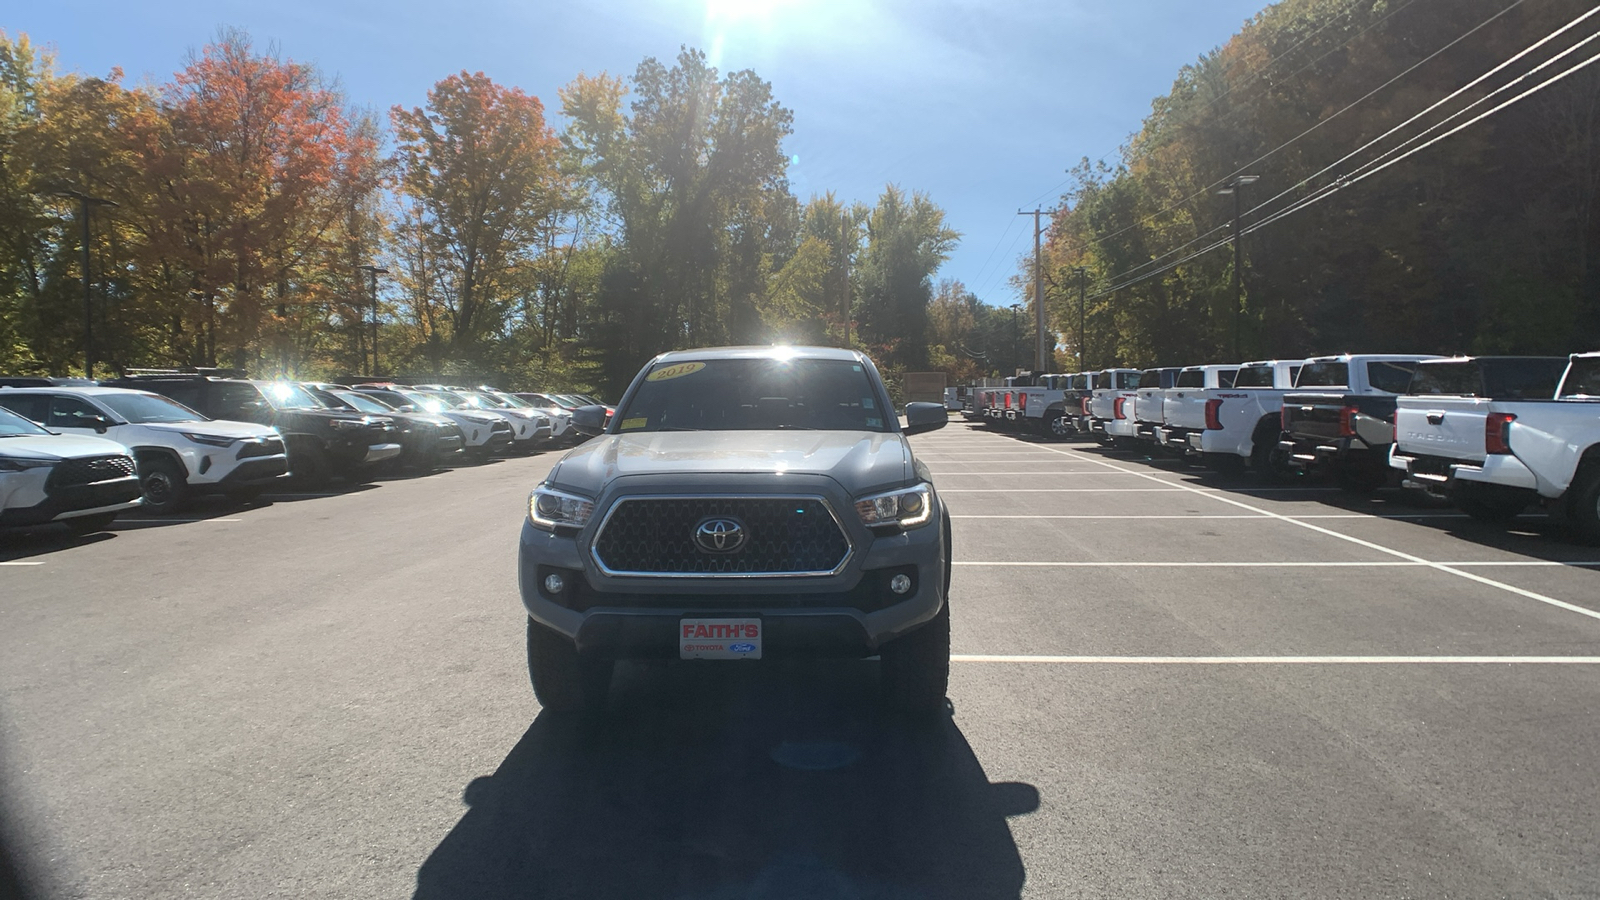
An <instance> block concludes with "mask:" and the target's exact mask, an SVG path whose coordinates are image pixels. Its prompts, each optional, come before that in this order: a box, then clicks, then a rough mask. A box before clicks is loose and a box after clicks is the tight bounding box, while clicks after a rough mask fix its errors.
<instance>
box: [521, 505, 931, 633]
mask: <svg viewBox="0 0 1600 900" xmlns="http://www.w3.org/2000/svg"><path fill="white" fill-rule="evenodd" d="M797 481H798V479H797ZM794 486H795V487H797V488H801V489H804V488H805V487H810V486H809V485H806V486H802V485H798V484H797V485H794ZM722 489H723V490H724V491H725V490H728V487H727V486H723V488H722ZM628 493H629V495H630V496H635V495H636V493H635V490H634V489H632V488H630V489H629V491H628ZM707 493H708V494H710V493H713V492H711V491H707ZM819 493H822V492H819ZM842 499H843V498H836V497H832V496H829V497H828V500H829V502H830V503H831V505H833V507H834V508H835V509H836V510H837V509H840V508H843V509H844V510H845V511H847V512H851V511H852V507H851V506H850V505H846V504H845V503H843V502H841V501H842ZM609 503H610V498H603V499H602V503H601V505H599V506H597V510H596V513H595V515H594V517H593V518H592V519H591V521H590V524H589V526H587V527H586V528H585V530H584V531H582V532H580V533H579V534H577V535H575V536H568V535H558V534H553V533H550V532H547V531H543V530H541V529H537V528H534V527H533V526H532V525H530V524H528V523H526V522H524V523H523V528H522V537H521V543H520V547H519V566H518V579H519V583H520V586H521V595H522V604H523V608H524V609H525V611H526V612H527V614H528V616H529V617H530V618H532V619H533V620H534V621H536V622H539V623H540V624H541V625H544V626H546V627H548V628H550V629H552V630H554V631H557V632H560V633H561V634H564V635H566V636H567V637H569V638H571V639H572V640H573V641H574V643H575V644H576V645H577V646H578V648H579V649H580V651H583V652H586V653H595V654H600V655H609V656H614V657H619V658H633V657H650V656H669V657H670V656H676V655H677V652H678V641H677V634H678V624H679V620H680V619H682V618H685V617H693V618H703V617H713V618H716V617H729V618H759V619H761V621H762V626H763V648H762V654H763V656H774V657H781V656H809V657H862V656H871V655H873V654H875V653H877V652H878V648H880V647H881V646H882V645H883V644H884V643H886V642H888V641H891V640H894V639H895V638H898V637H900V636H902V635H904V634H906V633H908V632H910V631H913V630H915V629H916V628H917V627H918V626H920V625H922V624H923V623H925V622H927V621H929V620H931V619H932V618H933V617H934V616H935V615H936V614H937V613H938V612H939V610H940V608H941V607H942V606H943V605H944V601H945V598H944V572H945V565H946V561H945V553H946V552H947V551H946V547H945V543H944V539H943V529H942V526H941V525H939V524H937V523H935V522H930V523H929V524H928V525H925V526H923V527H920V528H915V529H912V530H910V531H904V532H900V533H898V534H892V535H876V536H875V535H872V534H871V533H870V532H868V530H867V529H866V528H865V527H864V526H862V525H861V524H860V523H859V521H855V522H848V523H843V524H844V528H845V531H846V533H847V536H848V537H849V539H850V541H851V543H852V544H853V546H854V550H853V552H852V553H851V555H850V557H849V559H848V561H847V563H846V564H845V567H844V569H843V571H841V572H840V573H839V574H838V575H826V576H815V577H752V578H737V577H717V576H708V577H703V578H700V577H697V578H681V577H679V578H659V577H622V576H606V575H605V574H603V573H602V572H601V571H600V570H599V568H598V567H597V566H596V564H595V562H594V558H593V555H592V554H591V553H590V552H589V546H590V542H591V541H592V540H593V537H594V536H593V531H594V529H595V526H596V523H597V522H598V521H600V520H601V519H603V517H604V513H603V510H604V509H605V508H606V507H607V506H609ZM935 513H936V516H937V517H938V518H939V519H940V520H942V517H943V513H942V510H935ZM552 572H554V573H559V574H561V575H562V577H563V579H564V580H565V581H566V584H567V586H566V587H565V588H564V590H563V591H562V592H561V594H558V595H551V594H549V593H548V592H546V590H545V587H544V580H545V577H546V576H547V575H548V574H551V573H552ZM899 573H905V574H908V575H909V576H910V577H911V578H912V588H911V590H909V591H908V592H907V593H906V594H904V595H895V594H893V592H892V591H890V590H889V588H888V583H889V579H891V578H892V577H893V576H894V575H895V574H899Z"/></svg>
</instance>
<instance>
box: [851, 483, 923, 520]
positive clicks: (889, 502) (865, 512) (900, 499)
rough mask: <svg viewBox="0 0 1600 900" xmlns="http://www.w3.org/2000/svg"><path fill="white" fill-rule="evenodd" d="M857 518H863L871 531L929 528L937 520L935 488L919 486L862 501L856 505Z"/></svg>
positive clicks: (866, 498) (877, 495)
mask: <svg viewBox="0 0 1600 900" xmlns="http://www.w3.org/2000/svg"><path fill="white" fill-rule="evenodd" d="M856 514H857V515H859V516H861V523H862V524H863V525H866V526H868V527H869V528H871V527H878V526H882V525H898V526H900V527H901V528H916V527H917V526H919V525H926V524H928V522H929V521H930V520H931V519H932V518H933V485H931V484H919V485H917V486H916V487H912V488H904V489H901V490H898V491H890V492H889V493H887V494H875V495H873V496H871V497H862V498H861V499H860V500H857V501H856Z"/></svg>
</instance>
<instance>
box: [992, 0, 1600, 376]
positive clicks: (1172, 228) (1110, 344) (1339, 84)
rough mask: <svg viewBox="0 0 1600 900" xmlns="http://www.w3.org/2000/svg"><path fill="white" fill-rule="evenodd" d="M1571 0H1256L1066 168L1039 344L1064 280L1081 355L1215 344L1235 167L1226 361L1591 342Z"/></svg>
mask: <svg viewBox="0 0 1600 900" xmlns="http://www.w3.org/2000/svg"><path fill="white" fill-rule="evenodd" d="M1588 7H1589V5H1588V4H1584V3H1578V2H1571V0H1549V2H1524V0H1454V2H1449V3H1441V2H1435V0H1387V2H1373V0H1283V2H1280V3H1277V4H1275V5H1273V6H1271V7H1269V8H1267V9H1266V10H1264V11H1263V12H1262V13H1261V14H1260V15H1258V16H1257V17H1256V18H1255V19H1254V20H1253V21H1251V22H1250V23H1249V24H1248V25H1247V26H1246V27H1245V28H1244V29H1243V30H1242V31H1241V32H1240V33H1239V34H1238V35H1236V36H1235V37H1234V38H1233V39H1232V40H1230V41H1229V42H1228V43H1227V44H1226V45H1225V46H1223V47H1221V48H1219V49H1218V50H1216V51H1215V52H1213V53H1211V54H1209V55H1207V56H1206V57H1205V58H1203V59H1201V60H1199V61H1198V62H1196V63H1195V64H1194V65H1191V66H1188V67H1186V68H1184V70H1183V71H1182V72H1181V73H1180V74H1179V76H1178V79H1177V81H1176V83H1175V84H1174V85H1173V89H1172V91H1171V93H1169V94H1168V95H1166V96H1164V97H1160V98H1157V99H1156V100H1155V102H1154V104H1153V110H1152V113H1151V115H1150V116H1149V117H1148V118H1147V119H1146V120H1145V122H1144V125H1143V127H1142V129H1141V130H1140V131H1139V132H1138V133H1137V134H1135V135H1133V136H1132V137H1131V138H1130V139H1129V141H1128V143H1127V144H1126V145H1125V146H1124V147H1123V149H1122V151H1121V152H1120V154H1119V158H1118V159H1116V160H1115V162H1114V163H1106V162H1095V161H1089V160H1084V161H1083V162H1081V163H1080V164H1078V166H1077V167H1076V169H1075V171H1074V186H1073V188H1072V189H1071V190H1070V191H1069V192H1068V194H1067V195H1066V196H1065V197H1064V198H1063V200H1062V203H1061V204H1060V207H1059V209H1058V210H1057V211H1056V214H1055V217H1054V227H1053V229H1052V231H1051V233H1050V239H1049V244H1048V249H1047V251H1046V252H1045V254H1044V266H1045V270H1046V275H1047V280H1046V288H1045V294H1046V300H1047V304H1048V307H1049V309H1050V310H1051V311H1052V320H1053V321H1054V322H1055V323H1056V324H1057V326H1058V327H1059V330H1060V334H1061V337H1062V339H1063V342H1064V344H1065V345H1066V348H1067V350H1066V353H1065V354H1064V363H1063V364H1064V365H1070V364H1071V360H1072V358H1073V355H1074V354H1076V353H1077V352H1078V350H1079V347H1078V344H1079V340H1078V329H1077V322H1078V315H1079V298H1080V296H1082V297H1086V299H1087V303H1086V304H1085V307H1086V308H1085V309H1084V316H1085V319H1086V327H1085V329H1084V331H1085V334H1086V339H1085V340H1084V342H1083V343H1084V347H1083V348H1082V350H1083V351H1084V358H1085V361H1086V363H1087V365H1088V366H1091V367H1104V366H1109V365H1113V364H1117V365H1122V364H1132V365H1152V364H1161V365H1176V364H1191V363H1197V362H1205V361H1224V360H1229V359H1233V358H1234V355H1235V352H1234V328H1235V309H1236V306H1235V301H1234V298H1235V293H1234V285H1233V275H1234V272H1233V253H1232V252H1231V244H1230V242H1229V238H1230V236H1231V230H1232V226H1233V215H1234V197H1233V196H1231V195H1219V193H1218V191H1219V190H1220V189H1222V188H1224V187H1225V186H1226V184H1227V182H1228V181H1229V180H1230V179H1231V178H1233V177H1234V176H1236V175H1253V176H1257V177H1259V181H1257V182H1255V183H1254V184H1249V185H1246V186H1244V187H1243V188H1242V193H1241V194H1240V201H1241V204H1240V205H1241V212H1242V213H1243V215H1242V216H1241V223H1242V228H1243V230H1244V232H1245V234H1244V237H1243V239H1242V245H1241V248H1242V251H1243V259H1244V265H1243V266H1242V267H1241V269H1240V273H1239V274H1240V276H1241V282H1242V285H1243V298H1244V299H1243V303H1242V305H1241V306H1240V307H1237V308H1238V309H1239V310H1240V315H1239V329H1240V332H1241V334H1240V338H1239V343H1240V352H1239V355H1240V356H1242V357H1243V358H1245V359H1260V358H1272V357H1276V358H1284V357H1302V356H1306V355H1309V354H1319V353H1337V352H1341V351H1357V350H1364V351H1369V352H1378V351H1424V352H1440V353H1451V352H1470V353H1567V352H1570V351H1575V350H1589V349H1594V348H1595V347H1596V346H1600V278H1597V275H1596V272H1595V248H1596V247H1597V240H1600V222H1597V220H1596V216H1595V210H1594V207H1595V200H1596V189H1597V187H1600V66H1595V67H1592V68H1585V67H1583V66H1584V65H1585V64H1586V63H1587V62H1592V61H1593V57H1594V56H1595V53H1596V52H1597V51H1596V49H1595V43H1594V42H1593V39H1594V38H1595V37H1596V35H1597V32H1600V15H1594V13H1595V11H1594V10H1591V9H1589V8H1588ZM1568 26H1570V27H1568ZM1564 27H1565V28H1566V29H1567V30H1565V31H1562V30H1561V29H1563V28H1564ZM1541 42H1542V43H1541ZM1525 51H1526V53H1525ZM1524 53H1525V55H1521V56H1519V54H1524ZM1497 67H1499V68H1497ZM1569 70H1572V71H1571V74H1569V75H1566V76H1565V77H1564V78H1562V79H1561V80H1560V81H1558V82H1555V83H1551V84H1549V85H1548V86H1547V87H1544V88H1543V89H1541V90H1537V91H1536V92H1533V93H1529V94H1527V96H1525V97H1522V99H1520V100H1519V99H1516V98H1518V97H1521V96H1522V95H1523V94H1524V93H1525V92H1528V91H1530V90H1532V89H1534V88H1536V87H1537V86H1539V85H1541V84H1542V83H1544V82H1545V81H1546V79H1548V78H1551V77H1552V76H1557V75H1561V74H1562V73H1566V72H1568V71H1569ZM1441 101H1442V102H1441ZM1513 101H1514V102H1513ZM1503 104H1506V105H1504V107H1503V109H1500V111H1494V110H1496V109H1497V108H1499V107H1501V106H1502V105H1503ZM1457 113H1460V115H1459V116H1456V117H1454V118H1452V116H1454V115H1455V114H1457ZM1480 115H1483V116H1484V117H1483V118H1482V119H1481V120H1479V121H1476V122H1471V120H1473V119H1475V118H1477V117H1479V116H1480ZM1468 122H1471V124H1467V123H1468ZM1458 126H1462V127H1460V130H1459V131H1456V132H1455V133H1450V132H1451V131H1452V130H1453V129H1455V128H1457V127H1458ZM1435 141H1436V142H1435ZM1374 142H1375V143H1374ZM1430 142H1433V143H1431V144H1430ZM1412 151H1415V152H1412ZM1301 204H1304V205H1301ZM1030 264H1031V260H1024V265H1025V266H1026V265H1030ZM1175 264H1176V265H1175ZM1080 267H1081V271H1080ZM1017 283H1018V284H1019V286H1021V285H1024V284H1026V285H1028V287H1030V288H1031V270H1030V274H1027V275H1019V276H1018V278H1017Z"/></svg>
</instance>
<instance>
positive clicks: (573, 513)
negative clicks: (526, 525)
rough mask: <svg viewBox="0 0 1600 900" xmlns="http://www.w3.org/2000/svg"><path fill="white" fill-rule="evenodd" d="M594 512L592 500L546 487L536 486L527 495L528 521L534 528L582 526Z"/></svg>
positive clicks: (550, 528)
mask: <svg viewBox="0 0 1600 900" xmlns="http://www.w3.org/2000/svg"><path fill="white" fill-rule="evenodd" d="M593 513H594V501H593V500H590V499H589V498H588V497H579V496H578V495H576V494H567V493H563V492H561V491H557V490H552V489H550V488H547V487H543V486H540V487H536V488H534V489H533V493H531V494H529V495H528V521H529V522H530V523H532V524H533V527H535V528H542V529H544V530H545V531H555V530H556V529H557V528H573V529H577V528H582V527H583V526H584V525H585V524H586V523H588V521H589V516H590V515H592V514H593Z"/></svg>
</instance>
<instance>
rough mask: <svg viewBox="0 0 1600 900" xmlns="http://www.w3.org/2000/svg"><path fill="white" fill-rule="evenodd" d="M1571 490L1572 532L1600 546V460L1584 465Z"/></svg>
mask: <svg viewBox="0 0 1600 900" xmlns="http://www.w3.org/2000/svg"><path fill="white" fill-rule="evenodd" d="M1571 490H1572V495H1571V498H1570V499H1569V500H1568V501H1567V520H1568V521H1569V522H1570V523H1571V525H1572V530H1573V531H1575V532H1577V536H1578V537H1579V538H1580V539H1582V540H1584V541H1587V542H1589V543H1591V544H1600V460H1589V461H1586V462H1585V463H1584V465H1583V467H1582V468H1581V469H1579V470H1578V479H1577V481H1576V482H1575V483H1574V484H1573V485H1572V489H1571Z"/></svg>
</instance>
